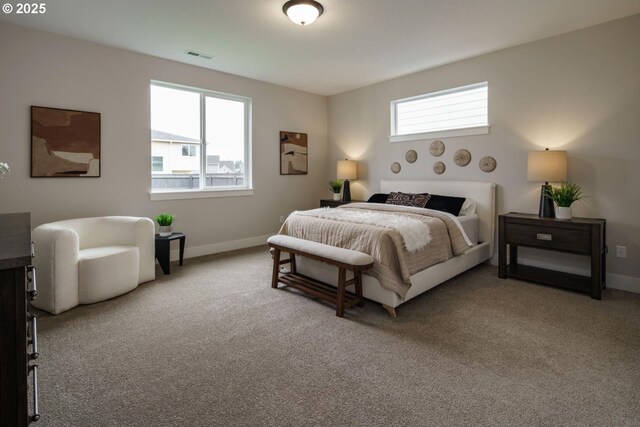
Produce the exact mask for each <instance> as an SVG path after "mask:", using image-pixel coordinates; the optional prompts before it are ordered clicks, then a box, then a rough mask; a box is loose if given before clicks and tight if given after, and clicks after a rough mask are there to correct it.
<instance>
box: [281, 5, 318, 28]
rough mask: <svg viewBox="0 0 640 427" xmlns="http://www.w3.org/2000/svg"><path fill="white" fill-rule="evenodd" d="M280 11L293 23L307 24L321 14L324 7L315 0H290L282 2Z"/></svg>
mask: <svg viewBox="0 0 640 427" xmlns="http://www.w3.org/2000/svg"><path fill="white" fill-rule="evenodd" d="M282 11H283V12H284V13H285V14H286V15H287V16H288V17H289V19H290V20H291V22H293V23H294V24H298V25H309V24H311V23H312V22H313V21H315V20H316V19H318V16H320V15H322V12H324V8H323V7H322V5H321V4H320V3H318V2H317V1H315V0H290V1H288V2H286V3H285V4H284V6H283V7H282Z"/></svg>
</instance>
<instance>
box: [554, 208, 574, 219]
mask: <svg viewBox="0 0 640 427" xmlns="http://www.w3.org/2000/svg"><path fill="white" fill-rule="evenodd" d="M572 217H573V216H572V215H571V206H568V207H563V206H558V209H556V219H559V220H563V221H566V220H568V219H571V218H572Z"/></svg>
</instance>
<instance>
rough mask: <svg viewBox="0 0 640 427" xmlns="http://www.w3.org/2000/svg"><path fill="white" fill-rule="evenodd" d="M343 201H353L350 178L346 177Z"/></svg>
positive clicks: (343, 186) (343, 185)
mask: <svg viewBox="0 0 640 427" xmlns="http://www.w3.org/2000/svg"><path fill="white" fill-rule="evenodd" d="M342 201H343V202H350V201H351V189H350V188H349V180H348V179H345V180H344V183H343V184H342Z"/></svg>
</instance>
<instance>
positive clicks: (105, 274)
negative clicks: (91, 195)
mask: <svg viewBox="0 0 640 427" xmlns="http://www.w3.org/2000/svg"><path fill="white" fill-rule="evenodd" d="M154 234H155V227H154V223H153V221H152V220H150V219H149V218H138V217H128V216H106V217H97V218H79V219H70V220H66V221H58V222H52V223H49V224H42V225H40V226H38V227H36V228H35V229H34V230H33V233H32V239H33V243H34V246H35V254H36V256H35V258H34V265H35V267H36V271H37V276H38V297H37V298H36V299H35V300H34V301H33V302H32V304H33V305H34V306H36V307H37V308H40V309H42V310H46V311H48V312H50V313H53V314H58V313H62V312H63V311H66V310H69V309H70V308H73V307H75V306H77V305H78V304H91V303H94V302H98V301H104V300H106V299H109V298H113V297H115V296H118V295H122V294H124V293H126V292H129V291H131V290H133V289H135V288H136V287H137V286H138V284H140V283H144V282H148V281H150V280H153V279H155V276H156V274H155V240H154Z"/></svg>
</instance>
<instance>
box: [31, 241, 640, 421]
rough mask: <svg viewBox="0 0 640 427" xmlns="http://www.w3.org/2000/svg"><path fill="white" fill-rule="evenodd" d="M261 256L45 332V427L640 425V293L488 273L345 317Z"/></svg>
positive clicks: (213, 268) (171, 282)
mask: <svg viewBox="0 0 640 427" xmlns="http://www.w3.org/2000/svg"><path fill="white" fill-rule="evenodd" d="M270 270H271V264H270V257H269V255H268V253H267V250H266V248H263V247H259V248H253V249H248V250H243V251H238V252H234V253H230V254H224V255H219V256H209V257H202V258H198V259H189V260H186V261H185V265H184V267H178V266H177V265H176V264H174V265H173V266H172V274H171V275H170V276H163V275H162V273H161V272H160V270H159V269H158V279H157V280H156V281H154V282H152V283H148V284H144V285H141V286H140V287H139V288H138V289H137V290H135V291H133V292H131V293H129V294H127V295H124V296H122V297H119V298H115V299H113V300H110V301H106V302H103V303H99V304H94V305H90V306H81V307H78V308H75V309H73V310H71V311H69V312H66V313H63V314H61V315H58V316H46V315H43V316H41V318H40V319H39V329H40V330H39V336H40V353H41V355H42V356H41V358H40V359H39V361H38V363H39V365H40V393H41V404H40V408H41V413H42V419H41V421H39V422H38V423H37V424H38V425H39V426H198V425H199V426H215V425H220V426H229V425H238V426H244V425H247V426H305V425H326V426H351V425H354V426H403V425H406V426H418V425H518V426H520V425H554V426H555V425H580V426H583V425H615V426H621V425H640V295H635V294H630V293H626V292H621V291H615V290H606V291H605V292H604V299H603V300H602V301H595V300H592V299H591V298H589V297H588V296H587V295H582V294H577V293H573V292H568V291H564V290H560V289H556V288H551V287H545V286H539V285H535V284H529V283H524V282H517V281H514V280H500V279H498V278H497V271H496V268H495V267H492V266H480V267H477V268H475V269H473V270H471V271H468V272H466V273H464V274H463V275H461V276H459V277H457V278H455V279H453V280H450V281H449V282H447V283H446V284H444V285H441V286H439V287H437V288H435V289H433V290H431V291H429V292H427V293H426V294H423V295H422V296H420V297H418V298H416V299H414V300H412V301H411V302H409V303H407V304H405V305H404V306H402V307H401V308H400V309H399V311H398V314H399V317H398V319H396V320H394V319H392V318H390V317H389V316H388V314H387V313H386V312H385V311H384V310H383V309H382V308H381V307H380V305H378V304H376V303H372V302H367V304H366V305H365V307H364V308H356V309H351V310H348V313H347V315H346V317H345V318H344V319H339V318H337V317H336V316H335V310H334V309H333V308H332V307H330V306H328V305H325V304H323V303H321V302H318V301H315V300H312V299H309V298H307V297H303V296H301V295H300V294H297V293H296V292H295V291H288V290H273V289H271V288H270V286H269V285H270V274H271V273H270Z"/></svg>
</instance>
